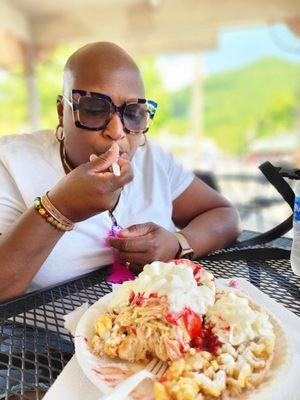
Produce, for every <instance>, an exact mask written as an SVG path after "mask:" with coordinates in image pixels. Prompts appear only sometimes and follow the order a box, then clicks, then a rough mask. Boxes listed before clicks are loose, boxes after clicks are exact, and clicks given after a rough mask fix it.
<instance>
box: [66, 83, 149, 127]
mask: <svg viewBox="0 0 300 400" xmlns="http://www.w3.org/2000/svg"><path fill="white" fill-rule="evenodd" d="M63 98H64V99H65V100H66V102H67V103H68V104H69V105H70V107H71V108H72V111H73V118H74V123H75V125H76V126H77V127H78V128H82V129H88V130H91V131H101V130H102V129H105V128H106V127H107V125H108V124H109V122H110V121H111V119H112V117H113V116H114V114H115V113H116V112H118V113H119V115H120V117H121V121H122V124H123V129H124V131H125V132H126V133H130V134H136V133H145V132H147V130H148V129H149V125H150V122H151V120H152V119H153V117H154V114H155V111H156V108H157V103H156V102H155V101H152V100H146V99H132V100H128V101H126V102H125V103H124V104H123V105H122V106H120V107H117V106H116V105H115V104H114V102H113V101H112V99H111V98H110V97H109V96H107V95H105V94H102V93H96V92H88V91H86V90H80V89H73V90H72V101H71V100H69V99H68V98H67V97H66V96H63Z"/></svg>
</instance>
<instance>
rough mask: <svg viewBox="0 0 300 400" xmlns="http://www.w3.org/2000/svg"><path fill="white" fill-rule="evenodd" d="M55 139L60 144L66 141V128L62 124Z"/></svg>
mask: <svg viewBox="0 0 300 400" xmlns="http://www.w3.org/2000/svg"><path fill="white" fill-rule="evenodd" d="M55 137H56V139H57V141H58V142H59V143H61V142H63V141H64V140H65V132H64V128H63V126H62V125H61V124H58V125H57V127H56V130H55Z"/></svg>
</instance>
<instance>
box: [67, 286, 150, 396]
mask: <svg viewBox="0 0 300 400" xmlns="http://www.w3.org/2000/svg"><path fill="white" fill-rule="evenodd" d="M112 295H113V293H109V294H107V295H106V296H104V297H101V299H99V300H98V301H97V302H96V303H94V304H93V305H92V306H91V307H90V308H89V309H88V310H87V311H86V312H85V313H84V314H83V316H82V317H81V318H80V320H79V322H78V324H77V327H76V332H75V338H74V340H75V354H76V357H77V360H78V363H79V365H80V367H81V368H82V370H83V372H84V373H85V375H86V376H87V377H88V379H89V380H90V381H91V382H92V383H93V384H94V385H95V386H97V388H98V389H99V390H100V391H101V392H102V393H104V394H107V393H109V392H111V390H112V389H113V388H114V387H115V386H117V385H118V384H119V383H121V382H122V381H123V380H124V379H126V377H128V375H130V374H132V372H137V371H139V370H140V369H142V368H143V365H138V364H131V363H126V362H124V361H121V360H118V359H115V360H114V359H111V358H109V357H106V356H104V357H101V358H100V357H98V356H96V355H94V354H93V353H92V351H91V347H90V346H91V340H92V338H93V336H94V334H95V330H94V322H95V320H96V318H97V317H99V315H100V314H104V313H105V312H106V311H107V307H108V305H109V302H110V299H111V296H112ZM147 381H148V382H147ZM128 398H132V399H134V398H135V399H137V398H140V399H145V400H150V399H153V393H152V382H151V381H150V380H145V381H144V382H143V383H142V384H140V385H139V386H138V388H136V389H135V390H134V391H133V392H132V394H131V396H129V397H128Z"/></svg>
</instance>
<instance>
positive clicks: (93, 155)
mask: <svg viewBox="0 0 300 400" xmlns="http://www.w3.org/2000/svg"><path fill="white" fill-rule="evenodd" d="M96 158H98V157H97V156H96V154H91V155H90V161H94V160H96Z"/></svg>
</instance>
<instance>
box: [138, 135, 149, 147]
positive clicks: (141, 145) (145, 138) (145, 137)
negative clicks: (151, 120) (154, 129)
mask: <svg viewBox="0 0 300 400" xmlns="http://www.w3.org/2000/svg"><path fill="white" fill-rule="evenodd" d="M142 135H144V143H142V144H140V145H139V147H144V146H146V143H147V136H146V135H145V133H142Z"/></svg>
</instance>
